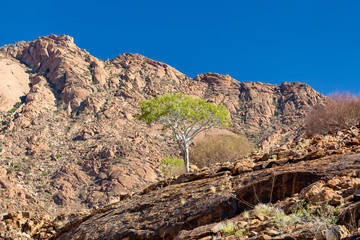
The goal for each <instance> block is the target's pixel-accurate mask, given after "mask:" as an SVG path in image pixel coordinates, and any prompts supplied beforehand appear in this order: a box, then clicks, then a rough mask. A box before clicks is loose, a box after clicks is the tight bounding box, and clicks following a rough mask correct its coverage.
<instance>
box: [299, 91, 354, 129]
mask: <svg viewBox="0 0 360 240" xmlns="http://www.w3.org/2000/svg"><path fill="white" fill-rule="evenodd" d="M359 122H360V99H359V98H358V97H356V96H354V95H351V94H349V93H343V94H339V93H335V94H332V95H330V96H329V97H328V99H327V100H326V102H325V103H323V104H321V105H317V106H315V108H314V109H313V110H312V111H311V112H310V113H309V114H308V115H307V117H306V119H305V129H306V131H307V133H308V134H310V135H314V134H327V133H329V132H335V131H339V130H341V129H346V128H349V127H351V126H354V125H357V124H359Z"/></svg>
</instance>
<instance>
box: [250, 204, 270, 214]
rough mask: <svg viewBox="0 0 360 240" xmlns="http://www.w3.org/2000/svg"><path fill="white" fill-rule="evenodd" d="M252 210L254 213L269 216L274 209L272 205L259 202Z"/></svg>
mask: <svg viewBox="0 0 360 240" xmlns="http://www.w3.org/2000/svg"><path fill="white" fill-rule="evenodd" d="M254 210H255V213H256V214H262V215H265V216H270V215H271V214H272V213H273V211H274V207H272V206H270V205H268V204H264V203H259V204H258V205H256V206H255V208H254Z"/></svg>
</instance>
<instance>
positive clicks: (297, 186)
mask: <svg viewBox="0 0 360 240" xmlns="http://www.w3.org/2000/svg"><path fill="white" fill-rule="evenodd" d="M359 143H360V126H357V127H353V128H351V129H347V130H342V131H338V132H336V133H333V134H331V135H325V136H320V135H317V136H314V137H313V138H310V139H303V140H301V141H298V142H296V143H293V144H291V145H289V146H288V147H287V148H286V149H285V148H280V149H275V150H274V151H272V152H270V153H269V154H264V155H259V156H257V157H253V158H249V159H247V160H242V161H239V162H235V163H228V164H223V165H217V166H214V167H212V168H204V169H202V170H200V171H198V172H192V173H187V174H184V175H181V176H179V177H174V178H170V179H165V180H162V181H159V182H157V183H155V184H152V185H150V186H149V187H147V188H145V189H144V190H142V191H139V192H137V193H131V194H126V195H124V196H122V197H121V198H120V201H118V202H115V203H113V204H110V205H107V206H105V207H101V208H99V209H96V210H91V211H82V212H71V213H68V214H60V215H58V216H57V217H53V218H49V217H44V216H41V215H39V214H29V213H28V212H15V213H11V214H7V215H4V216H3V217H2V220H1V219H0V228H1V227H2V229H5V230H6V231H4V232H3V233H1V232H0V236H1V237H6V238H7V239H49V238H50V239H59V240H61V239H66V240H68V239H74V240H75V239H176V240H180V239H201V240H210V239H229V240H230V239H253V240H255V239H289V240H303V239H309V240H312V239H327V240H330V239H358V238H359V236H360V235H358V234H360V231H359V222H358V220H359V218H360V211H359V206H360V205H359V199H360V198H359V186H360V175H359V170H358V169H359V167H360V165H359V164H360V161H359V156H360V155H359V152H360V144H359ZM269 155H270V156H271V157H269ZM268 203H270V204H271V205H270V204H269V205H264V204H268ZM305 203H306V204H308V205H310V207H306V208H305V207H304V204H305ZM296 209H298V210H296ZM312 209H313V210H312ZM316 209H318V210H316ZM314 210H316V211H314ZM335 223H336V224H335ZM229 226H230V227H229ZM1 234H2V235H1ZM350 236H352V237H350Z"/></svg>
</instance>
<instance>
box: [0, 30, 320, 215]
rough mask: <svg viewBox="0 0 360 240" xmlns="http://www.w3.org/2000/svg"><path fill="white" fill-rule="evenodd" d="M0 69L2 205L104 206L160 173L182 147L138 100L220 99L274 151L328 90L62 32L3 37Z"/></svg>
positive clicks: (241, 126)
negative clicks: (96, 43) (25, 38)
mask: <svg viewBox="0 0 360 240" xmlns="http://www.w3.org/2000/svg"><path fill="white" fill-rule="evenodd" d="M0 79H1V82H0V84H2V85H0V89H1V90H0V109H1V110H3V112H2V125H1V132H0V139H1V145H0V149H1V150H0V151H1V162H0V186H1V188H0V198H1V199H2V201H1V212H8V211H18V210H24V211H30V210H31V211H38V212H40V213H47V214H55V213H59V212H63V211H67V210H68V209H71V210H72V211H73V210H80V209H89V208H98V207H100V206H103V205H105V204H109V203H113V202H116V201H118V199H119V196H122V195H125V194H127V193H129V192H138V191H140V190H141V189H142V188H143V187H146V186H148V185H149V184H150V183H153V182H155V181H158V180H160V179H161V178H162V174H161V172H160V171H159V170H158V164H159V162H160V161H161V159H163V158H164V157H166V156H170V155H178V154H179V153H178V150H176V148H175V147H176V145H175V142H174V141H173V140H171V135H170V133H169V132H163V131H162V130H161V126H156V125H155V126H152V127H150V128H149V127H148V126H147V125H145V124H144V123H141V122H139V121H137V120H136V119H134V117H133V115H134V114H136V113H138V112H139V107H138V101H139V100H142V99H147V98H152V97H155V96H157V95H159V94H165V93H168V92H173V93H175V92H183V93H185V94H187V95H191V96H194V97H200V98H204V99H206V100H207V101H210V102H214V103H216V104H224V105H225V106H226V107H227V108H228V110H229V111H230V113H231V117H232V119H233V123H234V124H233V126H231V127H230V128H229V129H228V130H229V131H232V132H234V133H237V134H245V135H246V136H247V137H248V138H249V139H251V140H252V141H254V142H255V143H256V144H257V146H258V148H261V149H263V150H264V151H269V150H271V149H272V148H274V147H276V146H283V145H284V144H285V143H286V144H290V143H291V142H293V141H294V140H295V139H297V138H298V137H299V136H301V135H302V121H303V118H304V116H305V114H306V113H307V112H308V111H309V110H310V109H311V108H312V107H313V106H314V105H315V104H316V103H318V102H319V101H322V100H323V99H324V97H323V96H322V95H321V94H319V93H317V92H316V91H315V90H313V89H312V88H311V87H309V86H308V85H306V84H303V83H298V82H295V83H285V82H284V83H282V84H281V85H280V86H278V85H271V84H265V83H260V82H241V81H237V80H235V79H233V78H231V77H230V76H228V75H219V74H216V73H205V74H199V75H198V76H196V77H195V78H193V79H192V78H189V77H187V76H186V75H185V74H183V73H181V72H179V71H177V70H176V69H174V68H173V67H171V66H169V65H167V64H165V63H161V62H157V61H154V60H151V59H148V58H146V57H144V56H141V55H139V54H129V53H126V54H121V55H119V56H118V57H116V58H114V59H113V60H111V61H109V60H107V61H102V60H100V59H97V58H95V57H93V56H91V55H90V54H89V53H88V52H87V51H85V50H83V49H80V48H79V47H77V46H76V45H75V44H74V40H73V38H71V37H69V36H65V35H61V36H56V35H50V36H46V37H39V38H38V39H37V40H35V41H31V42H18V43H16V44H11V45H6V46H3V47H1V48H0ZM3 86H6V87H3ZM19 102H20V103H19Z"/></svg>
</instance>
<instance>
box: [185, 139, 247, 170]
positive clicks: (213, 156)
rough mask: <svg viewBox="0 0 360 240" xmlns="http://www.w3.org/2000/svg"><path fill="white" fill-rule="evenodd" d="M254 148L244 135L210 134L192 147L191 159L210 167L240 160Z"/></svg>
mask: <svg viewBox="0 0 360 240" xmlns="http://www.w3.org/2000/svg"><path fill="white" fill-rule="evenodd" d="M252 149H253V147H252V144H251V143H250V142H249V141H248V140H247V139H246V138H245V137H243V136H239V135H235V134H231V135H230V134H219V135H210V136H207V137H205V138H203V139H202V140H200V141H199V142H197V143H196V144H195V146H193V147H192V148H191V150H190V161H191V162H192V163H194V164H195V165H196V166H198V167H210V166H213V165H214V164H215V163H222V162H233V161H235V160H238V159H239V158H241V157H244V156H246V155H248V154H249V153H250V152H251V151H252Z"/></svg>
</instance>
